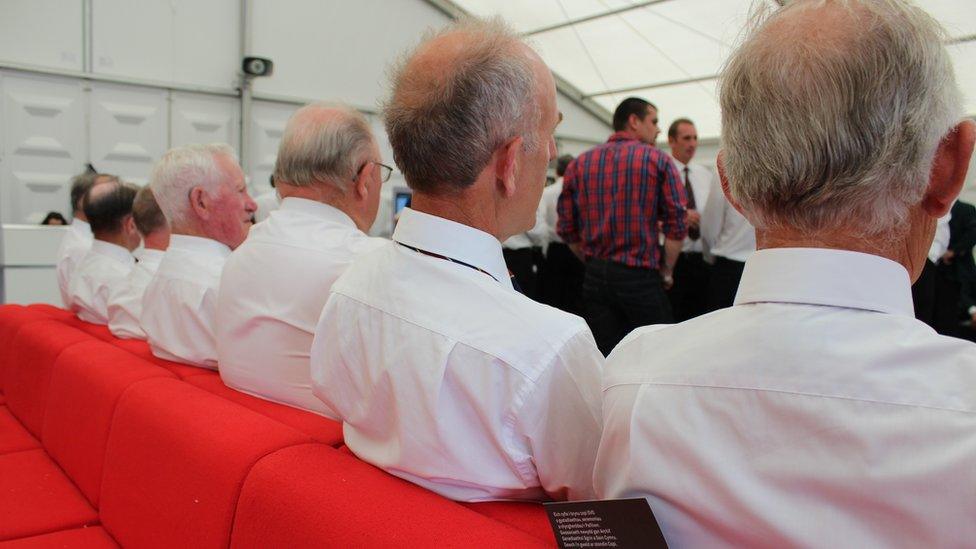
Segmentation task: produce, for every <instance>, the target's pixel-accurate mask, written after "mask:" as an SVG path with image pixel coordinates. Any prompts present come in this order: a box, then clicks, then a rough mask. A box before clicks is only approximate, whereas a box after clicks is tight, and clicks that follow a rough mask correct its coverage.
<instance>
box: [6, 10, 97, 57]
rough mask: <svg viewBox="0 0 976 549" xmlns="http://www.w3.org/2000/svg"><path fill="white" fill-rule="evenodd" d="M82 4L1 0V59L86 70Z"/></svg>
mask: <svg viewBox="0 0 976 549" xmlns="http://www.w3.org/2000/svg"><path fill="white" fill-rule="evenodd" d="M81 1H82V0H0V59H2V60H4V61H12V62H14V63H23V64H28V65H41V66H45V67H56V68H60V69H69V70H81V69H82V37H81V29H82V21H81V12H82V9H81Z"/></svg>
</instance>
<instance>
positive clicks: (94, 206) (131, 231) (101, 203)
mask: <svg viewBox="0 0 976 549" xmlns="http://www.w3.org/2000/svg"><path fill="white" fill-rule="evenodd" d="M136 192H137V187H135V186H134V185H131V184H129V183H123V182H121V181H117V180H115V181H106V182H104V183H99V184H97V185H92V187H91V188H90V189H89V190H88V193H87V194H86V195H85V197H84V199H83V200H82V207H83V209H84V211H85V216H86V217H88V223H89V224H91V229H92V234H93V235H94V236H95V238H96V239H98V240H103V241H106V242H113V243H115V244H119V245H120V246H123V247H125V248H127V249H129V250H132V249H134V248H136V247H137V246H138V245H139V241H140V237H139V233H138V231H136V228H135V223H134V222H133V219H132V203H133V201H134V200H135V197H136Z"/></svg>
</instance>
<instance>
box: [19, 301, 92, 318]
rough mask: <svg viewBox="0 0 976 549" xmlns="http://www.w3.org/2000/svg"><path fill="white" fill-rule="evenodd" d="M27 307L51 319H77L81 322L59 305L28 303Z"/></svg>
mask: <svg viewBox="0 0 976 549" xmlns="http://www.w3.org/2000/svg"><path fill="white" fill-rule="evenodd" d="M27 308H28V309H30V310H31V311H34V312H37V313H41V314H43V315H44V316H46V317H48V318H50V319H51V320H58V321H61V322H65V321H71V320H78V322H81V320H79V319H78V317H77V316H75V314H74V313H73V312H71V311H69V310H68V309H62V308H61V307H55V306H54V305H48V304H47V303H34V304H33V305H28V306H27Z"/></svg>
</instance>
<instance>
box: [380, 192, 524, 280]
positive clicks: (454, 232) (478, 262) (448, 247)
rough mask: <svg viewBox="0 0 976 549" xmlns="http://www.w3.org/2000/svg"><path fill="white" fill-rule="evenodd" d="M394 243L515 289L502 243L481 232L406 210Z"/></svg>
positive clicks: (398, 223) (401, 216)
mask: <svg viewBox="0 0 976 549" xmlns="http://www.w3.org/2000/svg"><path fill="white" fill-rule="evenodd" d="M393 241H394V242H400V243H403V244H406V245H407V246H412V247H414V248H418V249H420V250H424V251H425V252H431V253H435V254H439V255H443V256H445V257H449V258H451V259H454V260H457V261H463V262H464V263H468V264H470V265H473V266H475V267H478V268H480V269H484V270H485V271H486V272H488V273H489V274H491V276H493V277H494V278H495V279H496V280H498V282H500V283H501V284H502V285H504V286H505V287H507V288H511V287H512V281H511V280H510V279H509V276H508V267H506V266H505V258H504V256H503V255H502V244H501V242H499V241H498V239H497V238H495V237H494V236H492V235H490V234H488V233H486V232H484V231H482V230H479V229H475V228H474V227H469V226H468V225H462V224H461V223H456V222H454V221H450V220H448V219H444V218H442V217H437V216H434V215H430V214H426V213H423V212H418V211H417V210H413V209H410V208H404V209H403V211H402V212H400V220H399V221H398V222H397V226H396V229H395V230H394V231H393Z"/></svg>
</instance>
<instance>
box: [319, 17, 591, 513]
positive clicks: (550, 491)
mask: <svg viewBox="0 0 976 549" xmlns="http://www.w3.org/2000/svg"><path fill="white" fill-rule="evenodd" d="M384 118H385V123H386V131H387V135H389V138H390V144H391V145H392V147H393V152H394V157H395V158H396V160H397V165H398V166H399V168H400V170H401V171H402V172H403V175H404V177H405V179H406V181H407V184H408V185H409V186H410V188H411V189H412V190H413V197H412V206H411V207H410V208H407V209H404V210H403V212H402V214H401V216H400V221H399V223H397V226H396V230H395V232H394V233H393V241H392V242H388V243H386V244H384V245H383V246H381V247H380V248H378V249H376V250H374V251H372V252H370V253H367V254H364V255H362V256H360V257H359V258H357V259H356V261H355V262H354V263H353V264H352V265H351V266H350V267H349V269H348V270H346V272H345V273H344V274H343V275H342V276H341V277H340V278H339V280H338V281H336V283H335V284H333V285H332V295H331V296H329V300H328V302H327V303H326V306H325V310H324V311H323V312H322V318H321V320H320V321H319V323H318V327H317V329H316V331H315V339H314V342H313V343H312V357H311V365H312V384H313V386H314V392H315V395H316V396H318V397H319V398H320V399H322V401H323V402H324V403H325V405H326V406H327V407H328V408H329V409H330V410H333V411H334V412H335V414H336V415H337V417H338V418H340V419H341V421H342V423H343V433H344V436H345V443H346V445H347V446H348V447H349V449H350V450H352V452H353V453H354V454H356V455H357V456H359V457H360V458H361V459H363V460H365V461H367V462H369V463H372V464H374V465H376V466H377V467H380V468H383V469H385V470H387V471H389V472H390V473H391V474H394V475H397V476H399V477H402V478H405V479H407V480H409V481H411V482H414V483H416V484H419V485H421V486H423V487H425V488H428V489H430V490H433V491H434V492H437V493H438V494H441V495H443V496H445V497H448V498H451V499H455V500H461V501H486V500H495V499H504V500H540V499H549V498H553V499H566V498H571V499H586V498H589V497H592V496H593V490H592V473H593V469H592V465H593V458H594V455H595V450H596V443H597V441H598V439H599V424H600V402H599V391H600V386H599V383H600V381H599V377H600V371H601V369H602V361H603V357H602V356H601V355H600V352H599V351H598V350H597V348H596V345H595V344H594V341H593V337H592V335H591V334H590V332H589V330H588V329H587V328H586V325H585V324H584V323H583V320H582V319H580V318H578V317H575V316H573V315H569V314H566V313H563V312H562V311H559V310H557V309H554V308H552V307H548V306H546V305H543V304H541V303H536V302H535V301H532V300H531V299H529V298H528V297H526V296H525V295H522V294H520V293H518V292H516V291H515V289H514V287H513V286H512V282H511V281H510V279H509V276H508V269H507V268H506V266H505V261H504V259H503V257H502V246H501V242H502V241H503V240H505V239H507V238H509V237H510V236H512V235H514V234H519V233H522V232H525V231H526V230H528V229H529V228H531V227H532V225H533V223H535V219H536V211H537V210H538V206H539V198H540V196H541V194H542V188H543V185H544V184H545V178H546V170H547V166H548V164H549V162H550V160H551V159H552V158H553V157H554V156H555V155H556V143H555V140H554V138H553V132H554V131H555V128H556V125H557V124H558V123H559V121H560V119H561V115H560V113H559V111H558V110H557V108H556V88H555V82H554V80H553V77H552V74H551V73H550V72H549V69H548V68H546V65H545V63H543V61H542V59H541V58H539V56H538V55H537V54H536V53H535V52H533V51H532V50H531V49H529V47H528V46H526V45H525V43H524V42H522V40H521V39H520V38H519V36H518V35H517V34H515V32H514V31H512V30H511V29H509V28H508V27H506V26H505V25H504V24H503V23H501V22H500V21H498V20H495V21H490V22H485V21H480V20H469V21H465V22H462V23H458V24H456V25H454V26H452V27H449V28H447V29H445V30H443V31H441V32H440V33H439V34H437V35H435V36H434V37H432V38H430V39H429V40H427V41H425V42H423V43H422V44H420V45H419V46H418V47H417V49H416V50H415V51H414V52H413V53H412V54H410V55H409V57H408V58H407V59H406V60H405V62H404V64H403V65H402V66H401V67H400V68H399V69H397V71H396V72H395V74H394V75H393V92H392V98H391V99H390V100H389V102H388V104H387V106H386V109H385V111H384ZM458 120H463V121H464V124H465V125H464V127H458V125H457V124H458V122H457V121H458Z"/></svg>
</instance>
